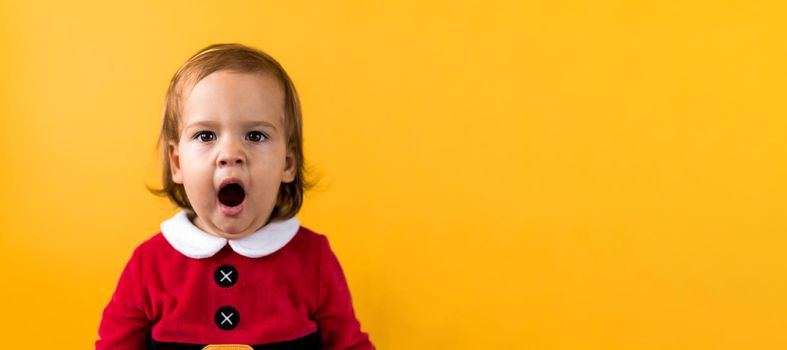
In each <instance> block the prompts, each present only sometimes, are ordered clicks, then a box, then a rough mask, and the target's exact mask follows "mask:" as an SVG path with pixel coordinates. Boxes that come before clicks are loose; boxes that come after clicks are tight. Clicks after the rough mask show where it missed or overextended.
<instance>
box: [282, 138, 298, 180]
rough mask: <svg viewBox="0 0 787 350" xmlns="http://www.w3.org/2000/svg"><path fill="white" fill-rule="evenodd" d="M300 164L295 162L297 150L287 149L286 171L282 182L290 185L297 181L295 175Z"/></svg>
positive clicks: (283, 173)
mask: <svg viewBox="0 0 787 350" xmlns="http://www.w3.org/2000/svg"><path fill="white" fill-rule="evenodd" d="M297 170H298V164H297V162H296V161H295V150H294V149H293V148H292V147H289V148H287V155H286V156H285V159H284V171H283V172H282V174H281V182H283V183H290V182H293V181H294V180H295V173H297Z"/></svg>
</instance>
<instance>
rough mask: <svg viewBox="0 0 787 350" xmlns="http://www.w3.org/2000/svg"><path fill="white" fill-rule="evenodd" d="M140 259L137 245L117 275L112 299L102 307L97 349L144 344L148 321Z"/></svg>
mask: <svg viewBox="0 0 787 350" xmlns="http://www.w3.org/2000/svg"><path fill="white" fill-rule="evenodd" d="M141 260H142V259H141V257H140V252H139V248H137V249H136V250H134V254H132V255H131V259H130V260H129V261H128V263H127V264H126V267H125V269H123V273H122V274H121V275H120V280H119V281H118V285H117V288H116V289H115V293H114V294H113V295H112V299H111V300H110V301H109V304H108V305H107V306H106V308H104V314H103V316H102V318H101V324H100V325H99V327H98V336H99V340H98V341H96V350H104V349H112V350H124V349H129V350H131V349H133V350H140V349H146V348H147V340H148V334H149V332H150V327H151V322H150V321H148V318H147V316H146V314H145V303H144V301H145V296H144V293H143V290H142V275H141V274H142V268H141V265H142V261H141Z"/></svg>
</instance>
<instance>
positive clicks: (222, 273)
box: [213, 265, 238, 288]
mask: <svg viewBox="0 0 787 350" xmlns="http://www.w3.org/2000/svg"><path fill="white" fill-rule="evenodd" d="M213 279H214V280H215V281H216V284H218V285H219V286H220V287H223V288H227V287H232V285H234V284H235V282H237V281H238V270H236V269H235V268H234V267H233V266H232V265H221V266H219V268H218V269H216V272H214V273H213Z"/></svg>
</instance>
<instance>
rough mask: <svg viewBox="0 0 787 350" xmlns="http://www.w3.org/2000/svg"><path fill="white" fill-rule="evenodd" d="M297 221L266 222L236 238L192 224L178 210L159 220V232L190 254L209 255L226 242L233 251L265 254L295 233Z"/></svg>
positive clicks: (245, 254)
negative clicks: (173, 214) (211, 232)
mask: <svg viewBox="0 0 787 350" xmlns="http://www.w3.org/2000/svg"><path fill="white" fill-rule="evenodd" d="M300 226H301V223H300V221H298V219H297V218H295V217H292V218H290V219H287V220H284V221H275V222H271V223H268V224H267V225H265V226H263V227H262V228H260V229H259V230H257V231H254V232H252V233H251V234H249V235H248V236H245V237H243V238H239V239H226V238H221V237H216V236H213V235H211V234H208V233H206V232H205V231H202V230H201V229H200V228H199V227H197V226H195V225H194V224H193V223H192V222H191V221H190V220H189V218H188V217H187V216H186V211H184V210H182V211H180V212H178V213H177V214H175V216H173V217H171V218H169V219H167V220H165V221H164V222H162V223H161V233H162V234H163V235H164V238H166V239H167V242H169V244H170V245H172V247H173V248H175V250H177V251H179V252H181V253H182V254H183V255H185V256H187V257H189V258H194V259H203V258H209V257H211V256H213V255H215V254H216V253H218V252H219V250H221V248H224V246H225V245H226V244H227V242H229V244H230V247H232V250H234V251H235V252H236V253H238V254H240V255H243V256H245V257H248V258H259V257H263V256H266V255H269V254H271V253H273V252H275V251H277V250H279V249H281V248H282V247H284V246H285V245H287V243H288V242H289V241H290V240H291V239H292V238H293V237H295V234H296V233H298V229H299V228H300Z"/></svg>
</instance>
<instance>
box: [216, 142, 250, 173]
mask: <svg viewBox="0 0 787 350" xmlns="http://www.w3.org/2000/svg"><path fill="white" fill-rule="evenodd" d="M244 163H246V156H245V154H244V152H243V148H242V147H241V146H239V145H238V143H237V142H233V141H225V142H224V143H223V145H222V147H221V148H220V150H219V155H218V157H217V158H216V165H218V166H219V167H225V166H230V165H243V164H244Z"/></svg>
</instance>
